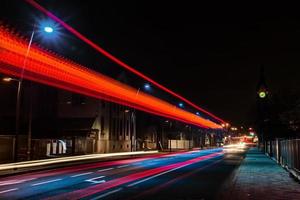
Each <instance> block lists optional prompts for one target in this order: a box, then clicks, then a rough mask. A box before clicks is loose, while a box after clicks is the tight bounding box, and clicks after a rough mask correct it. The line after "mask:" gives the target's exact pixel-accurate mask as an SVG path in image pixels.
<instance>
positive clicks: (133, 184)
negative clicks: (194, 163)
mask: <svg viewBox="0 0 300 200" xmlns="http://www.w3.org/2000/svg"><path fill="white" fill-rule="evenodd" d="M182 167H185V165H184V166H180V167H176V168H174V169H170V170H168V171H165V172H162V173H159V174H156V175H154V176H150V177H148V178H145V179H143V180H140V181H137V182H134V183H132V184H129V185H127V187H132V186H135V185H137V184H140V183H143V182H145V181H148V180H150V179H153V178H156V177H158V176H161V175H164V174H166V173H169V172H172V171H174V170H177V169H180V168H182Z"/></svg>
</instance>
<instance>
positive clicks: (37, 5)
mask: <svg viewBox="0 0 300 200" xmlns="http://www.w3.org/2000/svg"><path fill="white" fill-rule="evenodd" d="M26 2H28V3H29V4H31V5H32V6H33V7H35V8H36V9H38V10H40V11H41V12H43V13H44V14H46V15H47V16H49V17H50V18H52V19H53V20H54V21H56V22H58V23H59V24H61V25H62V26H63V27H65V28H66V29H67V30H68V31H70V32H71V33H72V34H74V35H75V36H76V37H78V38H79V39H81V40H82V41H84V42H85V43H87V44H88V45H90V46H91V47H92V48H94V49H95V50H96V51H98V52H99V53H101V54H102V55H104V56H105V57H107V58H108V59H110V60H111V61H113V62H115V63H116V64H118V65H119V66H121V67H123V68H125V69H127V70H129V71H130V72H132V73H134V74H136V75H138V76H139V77H141V78H143V79H145V80H147V81H148V82H150V83H152V84H153V85H155V86H156V87H158V88H160V89H162V90H164V91H165V92H168V93H169V94H171V95H173V96H175V97H177V98H179V99H181V100H182V101H184V102H186V103H187V104H189V105H190V106H192V107H194V108H196V109H198V110H200V111H202V112H203V113H206V114H207V115H209V116H211V117H212V118H214V119H216V120H217V121H219V122H221V123H225V121H224V120H222V119H220V118H219V117H217V116H215V115H213V114H212V113H210V112H208V111H206V110H204V109H203V108H201V107H199V106H197V105H196V104H194V103H193V102H191V101H189V100H188V99H186V98H184V97H182V96H181V95H179V94H177V93H175V92H173V91H172V90H170V89H168V88H166V87H164V86H163V85H161V84H159V83H158V82H156V81H154V80H153V79H151V78H149V77H148V76H146V75H144V74H143V73H141V72H139V71H137V70H136V69H134V68H132V67H131V66H129V65H127V64H126V63H124V62H123V61H121V60H120V59H118V58H116V57H115V56H113V55H112V54H110V53H109V52H107V51H106V50H104V49H103V48H102V47H100V46H99V45H97V44H95V43H94V42H92V41H91V40H89V39H88V38H86V37H85V36H84V35H82V34H81V33H79V32H78V31H77V30H75V29H74V28H73V27H71V26H70V25H68V24H66V23H65V22H64V21H62V20H61V19H60V18H58V17H57V16H55V15H54V14H53V13H51V12H49V11H48V10H47V9H45V8H44V7H42V6H41V5H39V4H38V3H37V2H35V1H34V0H26Z"/></svg>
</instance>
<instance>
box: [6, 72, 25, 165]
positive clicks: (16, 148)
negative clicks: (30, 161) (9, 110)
mask: <svg viewBox="0 0 300 200" xmlns="http://www.w3.org/2000/svg"><path fill="white" fill-rule="evenodd" d="M3 81H5V82H11V81H15V82H17V83H18V87H17V100H16V124H15V129H16V130H15V143H14V152H13V154H14V155H13V156H14V158H13V159H14V161H15V162H16V161H17V159H18V158H17V157H18V143H19V142H18V139H19V126H20V123H19V121H20V103H21V102H20V98H21V86H22V82H21V80H19V79H15V78H11V77H5V78H3Z"/></svg>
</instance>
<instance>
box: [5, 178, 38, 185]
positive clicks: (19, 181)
mask: <svg viewBox="0 0 300 200" xmlns="http://www.w3.org/2000/svg"><path fill="white" fill-rule="evenodd" d="M35 179H36V178H29V179H21V180H17V179H16V180H8V181H0V186H3V185H13V184H18V183H23V182H26V181H32V180H35Z"/></svg>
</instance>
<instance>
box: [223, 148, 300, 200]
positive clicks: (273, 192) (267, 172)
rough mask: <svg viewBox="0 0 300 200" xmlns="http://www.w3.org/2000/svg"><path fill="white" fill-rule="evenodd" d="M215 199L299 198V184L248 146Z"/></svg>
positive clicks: (267, 158) (279, 167) (260, 153)
mask: <svg viewBox="0 0 300 200" xmlns="http://www.w3.org/2000/svg"><path fill="white" fill-rule="evenodd" d="M224 188H225V189H226V191H223V194H221V195H220V197H219V199H232V200H245V199H253V200H254V199H259V200H260V199H262V200H267V199H272V200H273V199H275V200H277V199H288V200H294V199H295V200H296V199H300V184H299V183H297V182H296V181H295V180H294V179H293V178H291V177H290V175H289V173H288V172H287V171H285V170H284V169H283V168H282V167H281V166H279V165H278V164H277V163H276V162H275V161H273V160H272V159H270V158H269V157H268V156H266V155H265V154H263V153H262V152H260V151H259V150H258V149H257V148H251V149H250V150H249V151H248V152H247V154H246V157H245V159H244V161H243V162H242V163H241V165H240V167H239V168H238V169H237V171H236V173H235V174H234V176H233V177H232V179H231V182H230V184H227V186H226V185H225V186H224Z"/></svg>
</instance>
